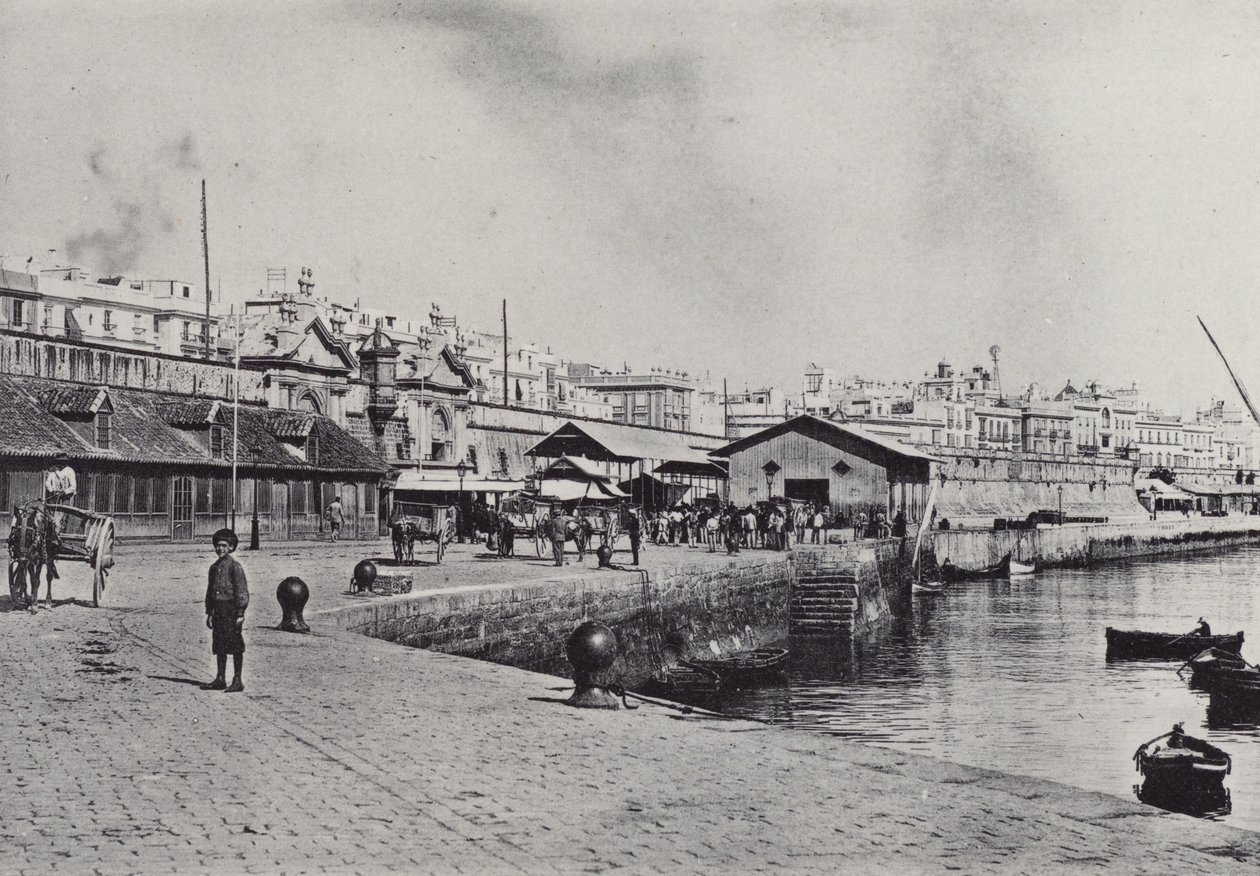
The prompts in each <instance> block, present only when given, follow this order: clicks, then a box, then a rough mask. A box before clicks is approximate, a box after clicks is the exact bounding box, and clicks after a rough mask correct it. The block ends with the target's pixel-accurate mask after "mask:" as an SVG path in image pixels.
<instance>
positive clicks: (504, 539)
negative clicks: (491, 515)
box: [499, 514, 516, 558]
mask: <svg viewBox="0 0 1260 876" xmlns="http://www.w3.org/2000/svg"><path fill="white" fill-rule="evenodd" d="M499 556H501V557H504V558H506V557H514V556H516V532H515V530H513V529H512V521H511V520H509V519H508V516H507V515H506V514H501V515H500V516H499Z"/></svg>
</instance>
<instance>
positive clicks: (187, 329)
mask: <svg viewBox="0 0 1260 876" xmlns="http://www.w3.org/2000/svg"><path fill="white" fill-rule="evenodd" d="M180 339H181V340H185V341H191V340H192V323H190V322H189V321H188V320H184V333H183V334H182V335H180Z"/></svg>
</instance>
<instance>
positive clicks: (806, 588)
mask: <svg viewBox="0 0 1260 876" xmlns="http://www.w3.org/2000/svg"><path fill="white" fill-rule="evenodd" d="M788 592H789V593H852V594H854V595H856V594H857V592H858V587H857V585H856V584H845V583H843V582H840V581H837V582H834V583H831V584H818V585H809V584H800V583H797V584H795V585H793V586H792V587H790V588H789V589H788Z"/></svg>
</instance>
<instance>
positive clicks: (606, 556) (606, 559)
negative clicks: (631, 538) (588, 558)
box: [595, 544, 612, 569]
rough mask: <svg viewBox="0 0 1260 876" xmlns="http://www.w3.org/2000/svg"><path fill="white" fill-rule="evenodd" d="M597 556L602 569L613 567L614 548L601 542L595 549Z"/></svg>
mask: <svg viewBox="0 0 1260 876" xmlns="http://www.w3.org/2000/svg"><path fill="white" fill-rule="evenodd" d="M595 558H596V559H597V560H599V566H598V568H600V569H611V568H612V548H610V547H609V546H608V545H606V544H601V545H600V546H599V547H597V548H596V549H595Z"/></svg>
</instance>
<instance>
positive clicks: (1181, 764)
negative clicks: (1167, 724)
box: [1133, 724, 1231, 795]
mask: <svg viewBox="0 0 1260 876" xmlns="http://www.w3.org/2000/svg"><path fill="white" fill-rule="evenodd" d="M1181 726H1182V725H1180V724H1177V725H1175V726H1174V727H1173V729H1172V731H1171V732H1169V733H1165V734H1163V735H1162V736H1156V737H1155V738H1154V739H1152V740H1151V741H1150V742H1147V743H1144V744H1142V745H1141V746H1139V747H1138V750H1137V751H1136V752H1134V754H1133V760H1134V761H1135V762H1136V763H1137V769H1138V772H1140V773H1141V774H1142V775H1143V776H1145V777H1146V782H1145V787H1146V788H1147V789H1149V790H1150V791H1152V792H1156V791H1159V792H1162V793H1164V794H1166V795H1178V794H1202V793H1203V792H1204V791H1205V790H1210V789H1214V788H1219V787H1220V786H1221V785H1222V784H1223V783H1224V781H1225V776H1227V775H1228V774H1229V771H1230V768H1231V761H1230V757H1229V755H1228V754H1226V753H1225V752H1224V751H1222V750H1221V749H1219V748H1217V747H1216V746H1215V745H1212V744H1210V743H1207V742H1204V741H1203V740H1202V739H1196V738H1194V737H1193V736H1187V735H1186V734H1185V733H1183V732H1182V730H1181ZM1161 742H1163V744H1162V745H1161V744H1160V743H1161Z"/></svg>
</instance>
